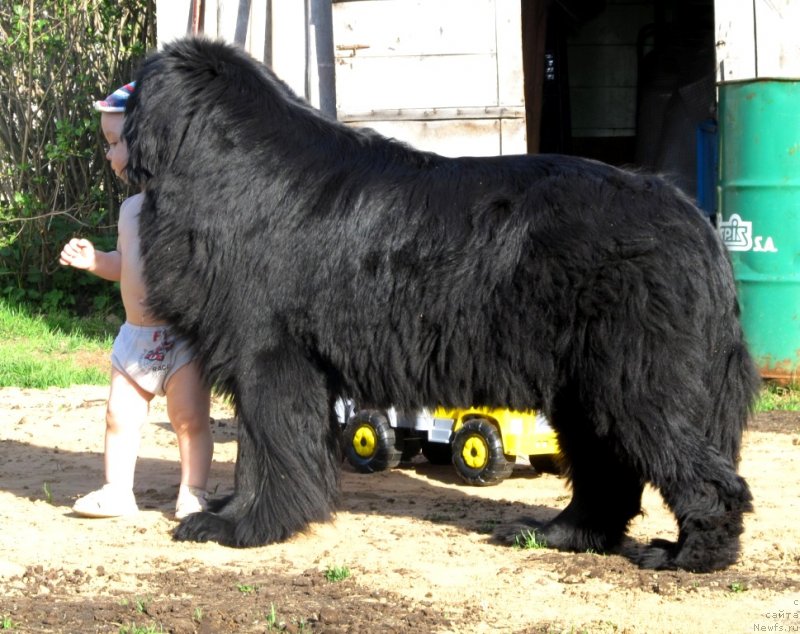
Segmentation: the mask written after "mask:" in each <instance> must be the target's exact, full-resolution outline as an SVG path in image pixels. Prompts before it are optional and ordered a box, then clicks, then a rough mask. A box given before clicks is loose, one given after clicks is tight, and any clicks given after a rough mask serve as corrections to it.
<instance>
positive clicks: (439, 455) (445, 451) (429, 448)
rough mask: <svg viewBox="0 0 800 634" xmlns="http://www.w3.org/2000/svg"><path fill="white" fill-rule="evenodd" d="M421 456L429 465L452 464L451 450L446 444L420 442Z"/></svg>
mask: <svg viewBox="0 0 800 634" xmlns="http://www.w3.org/2000/svg"><path fill="white" fill-rule="evenodd" d="M422 455H423V456H425V459H426V460H427V461H428V462H430V463H431V464H451V463H452V462H453V448H452V447H451V446H450V443H447V442H431V441H430V440H427V439H424V440H423V441H422Z"/></svg>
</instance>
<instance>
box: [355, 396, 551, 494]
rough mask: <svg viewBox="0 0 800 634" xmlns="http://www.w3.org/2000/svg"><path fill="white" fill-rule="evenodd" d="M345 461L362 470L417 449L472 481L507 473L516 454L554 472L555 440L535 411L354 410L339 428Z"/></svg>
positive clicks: (492, 480)
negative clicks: (341, 432) (409, 411)
mask: <svg viewBox="0 0 800 634" xmlns="http://www.w3.org/2000/svg"><path fill="white" fill-rule="evenodd" d="M343 443H344V454H345V457H346V458H347V461H348V462H349V463H350V464H351V465H352V466H353V467H354V468H355V469H356V470H357V471H360V472H361V473H372V472H375V471H383V470H386V469H391V468H393V467H396V466H397V465H399V464H400V463H401V462H406V461H408V460H411V459H412V458H413V457H414V456H416V455H417V454H418V453H419V452H420V451H421V452H422V454H423V455H424V456H425V458H426V459H427V460H428V461H429V462H431V463H433V464H448V463H451V462H452V464H453V466H454V467H455V470H456V472H457V473H458V475H459V476H460V477H461V479H462V480H463V481H464V482H465V483H467V484H470V485H473V486H487V485H492V484H497V483H498V482H501V481H502V480H504V479H505V478H507V477H508V476H509V475H510V474H511V471H512V470H513V468H514V464H515V463H516V460H517V456H523V457H525V458H527V459H528V460H529V461H530V463H531V465H532V466H533V467H534V468H535V469H537V470H539V471H549V472H558V463H557V456H558V452H559V449H558V441H557V440H556V434H555V432H554V431H553V429H552V428H551V427H550V424H549V423H548V421H547V419H546V418H545V417H544V416H543V415H541V414H538V413H535V412H515V411H511V410H505V409H488V408H485V407H474V408H469V409H449V410H448V409H444V408H437V409H435V410H434V411H433V412H430V411H428V410H422V411H420V412H417V413H414V414H412V415H405V414H403V413H400V412H397V411H396V410H395V409H394V408H390V409H388V410H385V411H383V410H369V409H364V410H356V411H354V413H353V414H352V415H351V416H349V417H348V419H347V421H346V424H345V425H344V434H343Z"/></svg>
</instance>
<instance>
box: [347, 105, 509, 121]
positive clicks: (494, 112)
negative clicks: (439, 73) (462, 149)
mask: <svg viewBox="0 0 800 634" xmlns="http://www.w3.org/2000/svg"><path fill="white" fill-rule="evenodd" d="M524 118H525V107H524V106H517V107H509V106H486V107H477V108H390V109H388V110H365V111H363V112H348V113H342V114H340V115H339V120H340V121H437V120H443V119H524Z"/></svg>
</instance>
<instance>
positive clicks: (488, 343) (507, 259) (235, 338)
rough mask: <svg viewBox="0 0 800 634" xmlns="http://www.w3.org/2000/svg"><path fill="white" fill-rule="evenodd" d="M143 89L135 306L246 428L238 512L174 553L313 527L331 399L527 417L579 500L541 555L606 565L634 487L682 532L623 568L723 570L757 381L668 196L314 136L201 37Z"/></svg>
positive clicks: (507, 161)
mask: <svg viewBox="0 0 800 634" xmlns="http://www.w3.org/2000/svg"><path fill="white" fill-rule="evenodd" d="M137 82H138V83H137V85H136V91H135V92H134V94H133V97H132V98H131V100H130V103H129V105H128V110H127V118H126V122H125V138H126V139H127V142H128V144H129V150H130V162H129V165H128V173H129V177H130V180H131V181H132V182H133V183H135V184H137V185H140V186H141V187H143V188H144V190H145V191H146V202H145V203H144V207H143V210H142V213H141V218H140V224H141V237H142V243H141V244H142V253H143V257H144V263H145V278H146V282H147V284H148V285H149V289H150V291H149V293H150V294H149V302H150V308H151V309H152V312H153V314H154V315H156V316H158V317H160V318H163V319H167V320H169V321H171V322H172V323H174V324H175V326H176V327H177V328H178V329H179V330H180V332H181V333H182V334H183V335H185V336H187V337H188V338H189V339H190V340H191V342H192V343H193V344H194V346H195V348H196V350H197V352H198V354H199V358H200V359H201V361H202V364H203V367H204V369H205V372H206V373H207V377H208V379H209V381H211V382H213V383H215V384H216V385H218V386H219V387H220V388H221V389H223V390H224V391H225V392H227V393H229V394H230V395H231V396H232V399H233V402H234V404H235V407H236V412H237V416H238V420H239V437H238V456H237V461H236V480H235V489H234V492H233V494H232V495H231V496H229V497H227V498H226V499H224V500H221V501H219V502H218V503H217V504H216V505H215V507H214V509H213V512H207V513H197V514H194V515H191V516H190V517H188V518H186V519H184V520H183V521H182V522H181V524H180V525H179V526H178V527H177V528H176V530H175V533H174V535H175V538H176V539H179V540H196V541H206V540H211V541H216V542H219V543H222V544H228V545H232V546H254V545H259V544H267V543H270V542H275V541H280V540H284V539H286V538H287V537H289V536H290V535H292V534H294V533H296V532H297V531H302V530H303V529H304V528H305V527H307V525H308V524H309V522H317V521H323V520H328V519H329V518H330V517H331V515H332V512H333V510H334V506H335V503H336V498H337V489H338V472H339V469H340V465H341V458H340V450H339V437H338V436H339V429H338V425H337V424H336V420H335V418H334V416H333V413H332V410H333V407H332V405H333V403H334V399H335V398H337V396H339V395H348V396H350V397H352V398H354V399H355V400H356V401H357V402H359V403H369V404H370V405H374V406H376V407H386V406H389V405H396V406H398V407H400V408H403V409H414V408H418V407H421V406H431V405H436V404H441V405H446V406H469V405H472V404H480V405H487V406H491V407H506V408H513V409H518V410H525V409H530V408H536V409H539V410H542V411H543V412H544V413H545V414H546V415H547V416H548V417H549V419H550V421H551V422H552V424H553V426H554V428H555V429H556V430H557V432H558V437H559V442H560V444H561V448H562V450H563V453H564V456H565V459H566V462H567V464H568V475H569V478H570V481H571V485H572V492H573V497H572V501H571V502H570V503H569V505H568V506H567V507H566V508H565V509H564V510H563V511H562V512H561V514H559V515H558V516H557V517H556V518H555V519H553V520H551V521H549V522H546V523H536V522H532V523H531V524H530V528H531V530H535V532H536V533H537V535H538V537H539V538H540V539H542V540H544V541H545V542H546V543H547V544H548V545H549V546H550V547H553V548H558V549H564V550H574V551H584V550H587V549H594V550H597V551H609V550H613V549H615V548H618V547H619V546H620V544H621V542H622V539H623V536H624V534H625V531H626V528H627V526H628V523H629V522H630V520H631V518H633V517H634V516H635V515H637V514H638V513H639V512H640V500H641V495H642V488H643V486H644V484H645V483H648V482H649V483H651V484H653V485H654V486H655V487H657V488H658V490H659V491H660V492H661V494H662V495H663V497H664V499H665V500H666V503H667V504H668V505H669V507H670V509H671V510H672V512H673V513H674V514H675V517H676V518H677V521H678V526H679V529H680V534H679V538H678V540H677V542H674V543H673V542H666V541H656V542H653V543H652V544H650V545H649V546H648V547H646V548H641V549H639V551H638V555H637V556H635V559H636V561H637V562H638V563H639V564H640V565H642V566H644V567H649V568H675V567H678V568H685V569H689V570H696V571H709V570H714V569H719V568H722V567H725V566H727V565H729V564H731V563H733V562H734V561H735V560H736V559H737V556H738V551H739V536H740V534H741V533H742V529H743V527H742V514H743V513H744V512H747V511H749V510H751V496H750V492H749V490H748V487H747V484H746V483H745V481H744V480H743V479H742V478H741V477H740V476H739V475H737V463H738V458H739V447H740V442H741V437H742V430H743V427H744V425H745V422H746V418H747V416H748V412H749V407H750V405H751V402H752V400H753V398H754V395H755V393H756V391H757V385H758V376H757V373H756V371H755V369H754V366H753V363H752V362H751V359H750V357H749V355H748V352H747V350H746V348H745V345H744V343H743V341H742V331H741V328H740V325H739V320H738V305H737V300H736V295H735V290H734V282H733V278H732V274H731V267H730V264H729V261H728V257H727V255H726V252H725V249H724V248H723V246H722V244H721V242H720V240H719V239H718V237H717V235H716V233H715V231H714V230H713V228H712V227H711V226H710V224H709V223H708V221H707V220H706V219H705V218H704V217H703V216H702V215H701V214H700V213H699V212H698V211H697V209H696V208H695V207H694V205H693V204H692V203H691V202H690V201H689V200H687V198H686V197H684V196H683V195H681V194H680V193H679V192H678V191H676V190H675V189H674V188H673V187H671V186H670V185H668V184H667V183H665V182H664V181H663V180H660V179H659V178H657V177H654V176H647V175H643V174H638V173H632V172H629V171H623V170H620V169H616V168H614V167H610V166H608V165H603V164H601V163H597V162H594V161H589V160H583V159H579V158H572V157H564V156H546V155H542V156H505V157H496V158H456V159H453V158H444V157H441V156H438V155H436V154H431V153H427V152H420V151H417V150H415V149H412V148H411V147H408V146H407V145H404V144H402V143H399V142H397V141H394V140H391V139H386V138H384V137H382V136H380V135H378V134H376V133H374V132H370V131H367V130H355V129H352V128H349V127H346V126H344V125H340V124H338V123H336V122H333V121H329V120H327V119H325V118H324V117H322V116H321V115H320V114H319V113H318V112H317V111H316V110H314V109H313V108H312V107H310V106H309V105H308V104H306V103H305V102H304V101H302V100H301V99H299V98H298V97H296V96H295V95H294V94H293V93H292V91H291V90H290V89H289V88H288V87H287V86H286V85H284V84H283V83H282V82H281V81H280V80H279V79H277V78H276V77H275V76H274V75H273V73H272V72H270V70H268V69H267V68H265V67H263V66H262V65H260V64H258V63H256V62H254V61H253V60H251V59H250V58H249V57H247V56H246V55H245V54H244V53H242V52H240V51H238V50H236V49H234V48H232V47H230V46H228V45H225V44H222V43H219V42H211V41H206V40H199V39H187V40H183V41H178V42H176V43H174V44H172V45H170V46H167V47H166V48H165V49H164V51H163V52H159V53H155V54H153V55H152V56H151V57H149V58H148V59H147V60H146V62H145V64H144V65H143V68H142V70H141V71H140V74H139V76H138V78H137ZM509 534H510V533H509V531H506V532H505V533H503V532H502V531H501V533H500V534H499V536H500V538H501V540H502V539H503V538H504V537H505V538H508V535H509Z"/></svg>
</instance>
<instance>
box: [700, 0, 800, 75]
mask: <svg viewBox="0 0 800 634" xmlns="http://www.w3.org/2000/svg"><path fill="white" fill-rule="evenodd" d="M714 10H715V22H716V42H717V81H720V82H721V81H745V80H750V79H759V78H762V79H763V78H775V79H798V78H800V41H799V40H798V38H797V34H796V33H797V28H798V26H799V25H800V2H798V1H797V0H716V1H715V3H714Z"/></svg>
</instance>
